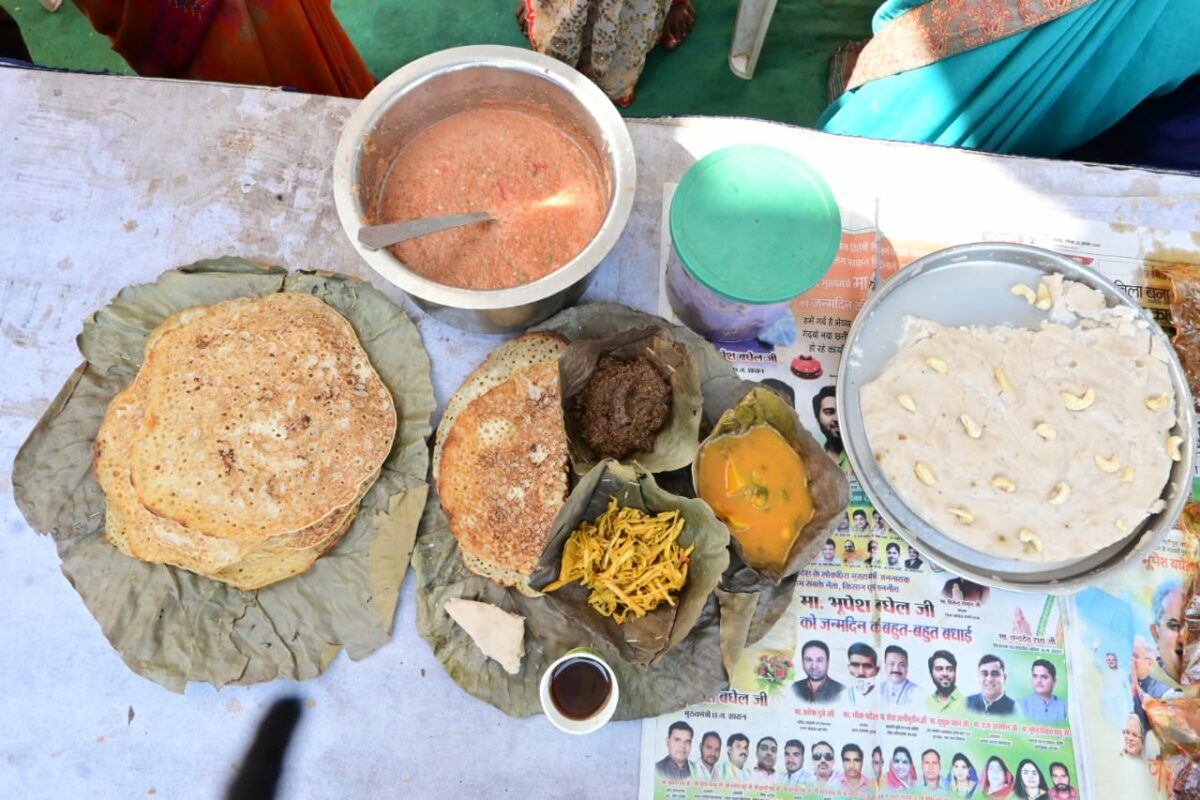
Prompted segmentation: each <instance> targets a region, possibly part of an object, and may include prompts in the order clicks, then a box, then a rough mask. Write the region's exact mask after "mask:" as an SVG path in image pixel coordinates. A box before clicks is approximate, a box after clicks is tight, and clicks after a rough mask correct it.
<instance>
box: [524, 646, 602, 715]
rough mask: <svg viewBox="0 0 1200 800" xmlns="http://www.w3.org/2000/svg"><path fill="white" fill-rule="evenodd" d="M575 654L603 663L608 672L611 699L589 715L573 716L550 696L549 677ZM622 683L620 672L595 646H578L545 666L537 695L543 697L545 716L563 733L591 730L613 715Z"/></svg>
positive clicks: (578, 656)
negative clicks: (562, 710) (619, 677)
mask: <svg viewBox="0 0 1200 800" xmlns="http://www.w3.org/2000/svg"><path fill="white" fill-rule="evenodd" d="M572 658H586V659H587V660H588V661H592V662H594V663H596V664H597V665H599V666H600V667H602V668H603V669H604V671H605V672H606V673H608V685H609V686H610V687H611V688H610V690H609V693H608V699H607V700H606V701H604V705H602V706H600V708H599V710H597V711H596V713H595V714H592V716H590V717H588V718H586V719H571V718H570V717H568V716H566V715H565V714H563V713H562V712H561V711H559V710H558V707H557V706H556V705H554V700H553V699H552V698H551V697H550V677H551V676H552V675H553V674H554V670H556V669H557V668H558V665H559V664H561V663H563V662H564V661H567V660H569V659H572ZM620 688H621V687H620V685H619V684H618V683H617V674H616V673H615V672H613V669H612V667H610V666H609V665H608V662H607V661H605V660H604V658H603V657H601V655H600V654H599V653H597V652H596V651H595V650H592V649H590V648H587V647H576V648H575V649H574V650H570V651H568V652H566V653H564V654H563V655H562V656H560V657H559V658H558V659H557V660H555V661H554V663H552V664H551V665H550V666H548V667H546V671H545V672H543V673H542V681H541V684H540V685H539V687H538V696H539V697H540V698H541V701H542V711H543V712H544V713H545V714H546V719H548V720H550V723H551V724H552V725H554V727H556V728H558V729H559V730H560V731H563V732H564V733H573V734H583V733H591V732H592V731H596V730H599V729H600V728H602V727H604V725H605V723H607V722H608V721H609V720H610V719H612V715H613V714H614V713H615V712H616V710H617V702H618V701H619V700H620V694H621V691H620Z"/></svg>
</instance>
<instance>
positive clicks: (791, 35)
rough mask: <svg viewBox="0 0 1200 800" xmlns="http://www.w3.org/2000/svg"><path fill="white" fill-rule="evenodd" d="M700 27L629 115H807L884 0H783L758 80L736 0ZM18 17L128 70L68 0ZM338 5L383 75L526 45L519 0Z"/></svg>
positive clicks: (78, 54)
mask: <svg viewBox="0 0 1200 800" xmlns="http://www.w3.org/2000/svg"><path fill="white" fill-rule="evenodd" d="M694 2H695V3H696V11H697V21H696V28H695V30H694V31H693V32H692V34H691V36H689V37H688V39H687V40H686V41H685V42H684V43H683V44H682V45H681V46H680V47H679V48H678V49H677V50H675V51H674V52H667V51H665V50H663V49H661V48H656V49H655V50H654V52H652V53H651V54H650V57H649V59H648V61H647V63H646V70H645V72H644V73H643V74H642V78H641V81H640V82H639V83H638V87H637V99H636V100H635V101H634V103H633V105H631V106H630V107H629V108H627V109H624V111H623V113H624V114H625V115H626V116H633V117H651V116H667V115H687V114H708V115H719V116H735V117H759V118H762V119H771V120H777V121H780V122H790V123H793V124H797V125H811V124H812V123H813V122H814V121H815V120H816V119H817V116H818V115H819V114H820V113H821V110H822V109H823V108H824V107H825V104H826V97H825V81H826V76H827V73H828V62H829V57H830V56H831V55H832V54H833V51H834V50H835V49H836V48H837V47H838V46H840V45H841V44H843V43H845V42H847V41H850V40H852V39H861V38H864V37H866V36H867V35H869V33H870V23H871V15H872V13H874V10H875V8H876V6H877V5H878V3H879V0H779V4H778V6H777V8H776V10H775V16H774V18H773V19H772V22H771V28H770V30H769V32H768V34H767V39H766V42H765V43H764V45H763V51H762V55H761V57H760V58H759V62H758V69H757V71H756V73H755V77H754V79H753V80H750V81H744V80H741V79H739V78H737V77H735V76H734V75H733V73H732V72H730V71H729V65H728V63H727V59H728V55H729V44H730V39H731V37H732V35H733V24H734V19H735V17H736V15H737V0H694ZM0 6H2V7H4V8H5V9H7V10H8V11H9V12H10V13H12V15H13V17H14V18H15V19H16V20H17V23H18V24H19V25H20V27H21V31H22V33H23V35H24V37H25V40H26V43H27V44H28V46H29V50H30V53H31V54H32V55H33V59H34V61H36V62H37V63H39V64H44V65H46V66H53V67H64V68H69V69H81V70H97V71H99V70H108V71H111V72H115V73H120V74H131V70H130V69H129V67H128V65H126V63H125V61H124V60H123V59H122V58H121V57H120V56H118V55H117V54H115V53H113V52H112V51H111V50H110V49H109V46H108V40H107V39H106V38H105V37H103V36H100V35H98V34H96V33H95V32H94V31H93V30H92V28H91V26H90V25H89V24H88V22H87V20H86V19H85V18H84V17H83V15H82V14H80V13H79V11H78V10H77V9H76V8H75V7H74V6H73V5H71V3H70V2H69V1H68V2H67V3H64V5H63V7H62V8H61V9H60V10H59V11H58V12H57V13H53V14H52V13H49V12H47V11H45V10H44V9H43V8H42V7H41V5H40V4H38V3H37V2H36V0H23V2H14V1H13V0H0ZM333 8H334V11H335V12H336V13H337V15H338V18H339V19H340V20H341V21H342V24H343V25H344V26H345V28H346V31H347V32H348V33H349V35H350V38H351V39H352V40H353V41H354V43H355V45H357V46H358V49H359V52H361V53H362V56H363V59H364V60H365V61H366V62H367V66H368V67H369V68H370V69H371V71H372V72H373V73H374V74H375V75H376V76H377V77H383V76H385V75H387V74H389V73H391V72H392V71H394V70H396V69H397V68H399V67H400V66H401V65H403V64H406V63H408V62H409V61H411V60H413V59H414V58H418V57H420V56H423V55H426V54H428V53H432V52H434V51H435V50H441V49H444V48H447V47H456V46H458V45H464V44H508V45H514V46H518V47H525V46H528V44H527V42H526V41H525V39H524V38H523V37H522V36H521V33H520V31H519V30H518V29H517V24H516V20H515V10H516V2H515V0H473V2H445V0H433V1H432V2H431V0H390V2H386V1H385V2H374V3H366V2H363V1H362V0H334V3H333Z"/></svg>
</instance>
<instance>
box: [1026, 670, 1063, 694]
mask: <svg viewBox="0 0 1200 800" xmlns="http://www.w3.org/2000/svg"><path fill="white" fill-rule="evenodd" d="M1030 677H1031V678H1032V680H1033V691H1034V693H1035V694H1037V695H1039V696H1041V697H1045V698H1048V697H1050V695H1052V694H1054V685H1055V684H1056V683H1058V681H1057V680H1055V678H1054V676H1053V675H1051V674H1050V670H1048V669H1046V668H1045V667H1043V666H1042V665H1041V664H1038V665H1037V666H1035V667H1034V668H1033V670H1032V672H1031V673H1030Z"/></svg>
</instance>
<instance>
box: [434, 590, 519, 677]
mask: <svg viewBox="0 0 1200 800" xmlns="http://www.w3.org/2000/svg"><path fill="white" fill-rule="evenodd" d="M445 609H446V613H447V614H449V615H450V619H452V620H454V621H455V622H457V623H458V625H459V627H461V628H462V629H463V630H464V631H466V632H467V635H468V636H470V637H471V640H472V641H474V642H475V644H476V645H477V646H478V647H479V649H480V650H481V651H483V654H484V655H485V656H487V657H488V658H490V659H492V660H493V661H495V662H497V663H498V664H500V666H501V667H503V668H504V671H505V672H507V673H508V674H509V675H516V674H517V673H518V672H520V671H521V659H522V658H524V657H525V618H524V617H522V616H520V615H519V614H512V613H510V612H508V611H505V610H504V609H502V608H497V607H496V606H494V605H492V604H491V603H481V602H479V601H478V600H465V599H463V598H461V597H452V598H450V599H449V600H447V601H446V605H445Z"/></svg>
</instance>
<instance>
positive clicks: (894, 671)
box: [883, 651, 908, 686]
mask: <svg viewBox="0 0 1200 800" xmlns="http://www.w3.org/2000/svg"><path fill="white" fill-rule="evenodd" d="M883 666H884V668H885V669H886V670H887V679H888V680H889V681H891V682H892V683H894V684H896V685H897V686H898V685H900V684H902V683H904V682H905V681H906V680H908V657H907V656H905V655H904V654H903V653H897V652H895V651H892V652H891V653H888V654H887V655H886V656H884V657H883Z"/></svg>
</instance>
